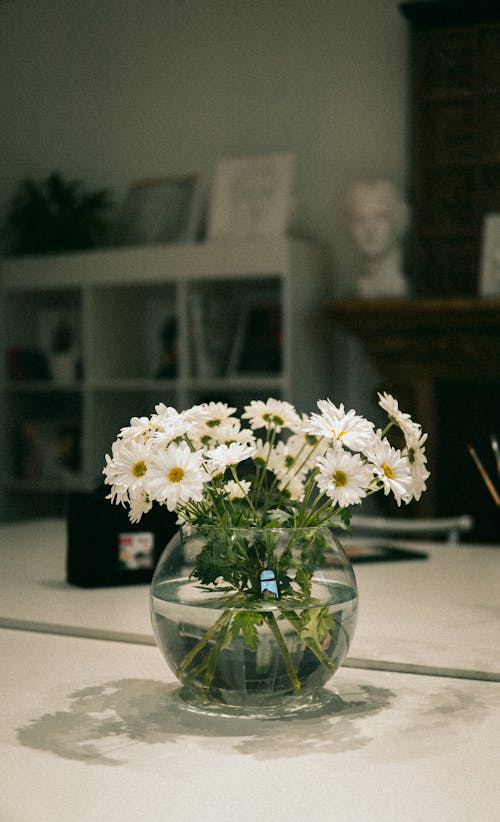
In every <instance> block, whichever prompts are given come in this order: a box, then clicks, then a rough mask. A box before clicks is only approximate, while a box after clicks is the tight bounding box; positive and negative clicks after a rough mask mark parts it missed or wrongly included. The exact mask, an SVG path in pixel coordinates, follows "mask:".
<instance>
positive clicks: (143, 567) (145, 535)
mask: <svg viewBox="0 0 500 822" xmlns="http://www.w3.org/2000/svg"><path fill="white" fill-rule="evenodd" d="M107 493H109V489H104V488H102V489H97V490H96V491H93V492H90V491H71V492H70V493H69V494H68V500H67V513H66V580H67V582H69V583H70V584H71V585H77V586H79V587H81V588H101V587H105V586H111V585H131V584H138V583H140V584H144V583H149V582H150V581H151V578H152V576H153V572H154V569H155V566H156V563H157V562H158V559H159V558H160V555H161V553H162V551H163V549H164V548H165V546H166V545H167V543H168V542H169V540H170V539H171V537H172V536H173V535H174V534H175V532H176V530H177V528H178V526H177V525H176V521H177V515H176V514H173V513H171V512H170V511H168V510H167V508H166V507H165V506H158V505H156V506H153V508H152V509H151V511H149V512H148V513H147V514H144V515H143V516H142V518H141V521H140V522H139V523H137V524H132V523H131V522H130V520H129V518H128V510H127V509H125V508H123V507H122V506H121V505H114V504H113V503H112V502H111V501H110V500H108V499H106V494H107Z"/></svg>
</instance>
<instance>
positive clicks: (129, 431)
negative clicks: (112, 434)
mask: <svg viewBox="0 0 500 822" xmlns="http://www.w3.org/2000/svg"><path fill="white" fill-rule="evenodd" d="M157 430H158V426H157V424H156V422H155V421H154V420H153V419H150V418H149V417H132V419H131V420H130V425H127V426H124V427H123V428H122V429H121V430H120V433H119V434H118V437H119V438H120V439H122V440H130V439H136V440H140V439H142V440H148V439H150V437H152V435H153V434H154V432H155V431H157Z"/></svg>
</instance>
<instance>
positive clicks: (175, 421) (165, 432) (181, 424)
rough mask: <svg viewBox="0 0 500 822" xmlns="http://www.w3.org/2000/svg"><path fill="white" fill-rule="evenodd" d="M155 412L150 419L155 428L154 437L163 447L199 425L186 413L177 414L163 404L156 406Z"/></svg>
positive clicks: (173, 409)
mask: <svg viewBox="0 0 500 822" xmlns="http://www.w3.org/2000/svg"><path fill="white" fill-rule="evenodd" d="M155 410H156V414H153V415H152V417H151V422H152V424H153V425H154V426H155V433H154V437H155V439H156V440H158V441H159V442H162V443H164V444H165V445H167V444H168V443H170V442H172V441H173V440H176V439H179V438H180V437H183V436H184V435H185V434H190V433H191V432H192V431H194V429H195V428H196V426H197V425H198V424H199V421H198V420H196V419H192V418H191V417H189V416H188V414H187V412H185V411H181V412H180V413H179V412H178V411H176V409H175V408H172V407H170V406H166V405H164V404H163V403H160V404H159V405H157V406H156V408H155Z"/></svg>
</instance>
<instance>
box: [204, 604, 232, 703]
mask: <svg viewBox="0 0 500 822" xmlns="http://www.w3.org/2000/svg"><path fill="white" fill-rule="evenodd" d="M225 613H226V614H228V616H229V620H228V621H227V622H226V623H225V624H224V625H223V626H222V628H221V630H220V632H219V636H218V637H217V640H216V642H215V644H214V647H213V648H212V650H211V651H210V653H209V654H208V656H207V665H206V670H205V676H204V677H203V684H202V686H201V693H202V696H204V697H207V696H208V692H209V690H210V686H211V684H212V680H213V678H214V675H215V668H216V666H217V660H218V659H219V654H220V652H221V651H222V648H223V647H224V642H225V641H226V637H227V633H228V631H229V627H230V625H231V619H232V616H233V615H232V613H231V611H226V612H225Z"/></svg>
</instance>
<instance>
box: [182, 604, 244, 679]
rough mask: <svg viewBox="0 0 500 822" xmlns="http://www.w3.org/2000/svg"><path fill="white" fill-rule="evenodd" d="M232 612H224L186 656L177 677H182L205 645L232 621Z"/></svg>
mask: <svg viewBox="0 0 500 822" xmlns="http://www.w3.org/2000/svg"><path fill="white" fill-rule="evenodd" d="M231 617H232V614H231V611H224V613H223V614H221V615H220V617H219V618H218V619H217V620H216V621H215V622H214V624H213V625H212V627H211V628H209V629H208V631H207V632H206V634H204V636H202V638H201V639H200V640H199V641H198V642H197V643H196V645H195V646H194V647H193V648H191V650H190V651H189V652H188V653H187V654H186V656H185V657H184V658H183V659H182V661H181V663H180V665H179V667H178V668H177V671H176V676H178V677H181V675H182V674H183V672H184V671H185V670H186V668H188V667H189V665H190V664H191V662H192V661H193V659H194V658H195V657H196V656H197V655H198V654H199V652H200V651H201V650H202V649H203V648H204V647H205V645H206V644H207V643H208V642H209V641H210V639H211V638H212V637H213V636H214V634H216V633H217V631H219V630H220V628H223V627H224V626H225V625H226V624H228V623H229V622H230V621H231Z"/></svg>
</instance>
